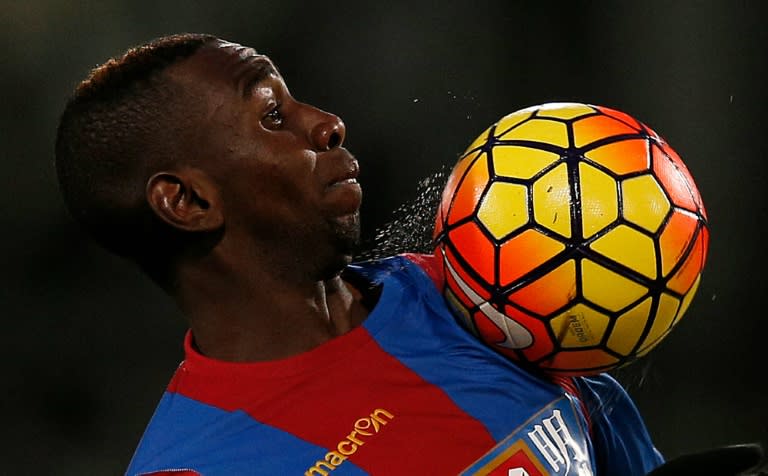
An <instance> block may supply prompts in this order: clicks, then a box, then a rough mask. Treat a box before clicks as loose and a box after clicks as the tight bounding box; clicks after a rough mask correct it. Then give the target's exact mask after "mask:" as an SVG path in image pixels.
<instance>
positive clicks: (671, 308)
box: [638, 293, 680, 352]
mask: <svg viewBox="0 0 768 476" xmlns="http://www.w3.org/2000/svg"><path fill="white" fill-rule="evenodd" d="M679 307H680V301H678V300H677V299H675V297H673V296H671V295H669V294H667V293H661V296H660V297H659V306H658V308H657V310H656V315H654V316H653V323H652V324H651V330H650V331H648V334H647V335H646V336H645V339H643V343H642V344H640V347H639V348H638V349H639V352H643V351H646V350H648V347H649V346H654V345H656V344H657V343H658V342H659V341H660V340H661V338H662V337H663V336H664V335H665V334H666V332H667V331H668V330H669V329H670V328H671V326H672V322H673V321H674V320H675V316H676V315H677V309H678V308H679Z"/></svg>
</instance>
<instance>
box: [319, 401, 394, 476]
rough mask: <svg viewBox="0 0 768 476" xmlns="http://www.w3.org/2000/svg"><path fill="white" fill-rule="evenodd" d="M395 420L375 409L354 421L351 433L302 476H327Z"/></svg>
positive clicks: (381, 410) (381, 409) (392, 416)
mask: <svg viewBox="0 0 768 476" xmlns="http://www.w3.org/2000/svg"><path fill="white" fill-rule="evenodd" d="M393 418H395V416H394V415H393V414H391V413H390V412H388V411H386V410H384V409H383V408H377V409H376V410H374V411H373V412H372V413H371V414H370V415H368V416H367V417H363V418H360V419H358V420H357V421H355V423H354V425H353V427H354V428H353V430H352V432H351V433H350V434H349V435H347V436H346V437H345V438H344V439H343V440H341V441H339V443H338V444H337V445H336V450H335V451H329V452H328V453H326V454H325V458H324V459H322V460H319V461H316V462H315V465H314V466H312V467H311V468H309V469H308V470H306V471H305V472H304V476H328V473H329V472H331V471H333V470H334V469H336V468H337V467H338V466H339V465H340V464H341V463H343V462H344V461H346V460H347V458H348V457H349V456H351V455H353V454H355V453H356V452H357V450H358V448H360V447H361V446H363V445H364V444H365V443H366V442H367V441H368V440H369V439H370V438H373V437H374V436H376V434H377V433H379V431H381V429H382V428H384V427H385V426H386V425H387V423H389V422H390V421H392V419H393Z"/></svg>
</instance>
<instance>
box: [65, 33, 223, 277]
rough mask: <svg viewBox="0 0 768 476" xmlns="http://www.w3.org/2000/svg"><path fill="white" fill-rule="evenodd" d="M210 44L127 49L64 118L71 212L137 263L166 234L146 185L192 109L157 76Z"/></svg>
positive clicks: (198, 37) (174, 150)
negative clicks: (150, 200) (156, 215)
mask: <svg viewBox="0 0 768 476" xmlns="http://www.w3.org/2000/svg"><path fill="white" fill-rule="evenodd" d="M215 40H217V38H216V37H214V36H211V35H203V34H191V33H187V34H179V35H172V36H165V37H162V38H158V39H155V40H153V41H150V42H148V43H146V44H143V45H141V46H137V47H134V48H131V49H129V50H128V51H126V52H125V53H124V54H122V55H121V56H117V57H114V58H112V59H110V60H108V61H107V62H106V63H104V64H102V65H100V66H98V67H96V68H94V69H93V70H92V71H91V72H90V74H89V75H88V77H87V78H86V79H85V80H83V81H82V82H81V83H80V84H79V85H78V86H77V88H76V89H75V91H74V94H73V95H72V97H71V98H70V99H69V101H68V102H67V104H66V107H65V109H64V112H63V114H62V116H61V119H60V122H59V127H58V131H57V136H56V150H55V153H56V159H55V160H56V172H57V175H58V179H59V185H60V188H61V191H62V195H63V197H64V201H65V203H66V205H67V207H68V209H69V211H70V213H71V214H72V216H73V217H74V218H75V220H76V221H77V222H79V223H80V225H82V227H83V228H84V229H85V230H86V231H87V232H88V233H89V234H90V235H92V236H93V237H94V238H95V239H96V241H97V242H98V243H100V244H101V245H103V246H104V247H105V248H107V249H108V250H110V251H112V252H115V253H117V254H119V255H121V256H124V257H128V258H131V259H133V260H135V261H138V262H139V264H142V263H141V261H142V260H145V259H147V254H148V250H152V249H153V248H154V247H155V246H156V245H158V244H159V243H158V240H161V239H162V236H163V234H167V233H170V232H171V231H169V230H168V228H170V227H169V226H166V225H165V224H164V223H162V222H161V221H160V220H159V219H158V218H157V217H155V216H154V213H152V212H151V209H150V208H149V205H148V203H147V202H146V199H145V187H146V180H147V179H148V178H149V176H150V174H151V173H154V171H157V170H158V168H160V167H163V166H166V165H167V164H170V163H173V161H174V160H175V159H176V157H175V155H176V154H178V148H179V147H178V146H179V145H180V142H179V141H182V140H184V132H183V130H184V127H183V125H184V123H185V117H186V116H185V113H188V112H189V111H188V110H185V108H188V107H189V106H188V105H187V104H186V103H190V102H194V101H185V99H188V97H187V96H186V95H185V91H183V88H182V86H181V85H180V84H178V83H176V82H174V81H172V80H171V79H169V78H168V77H167V76H168V75H163V74H162V73H163V71H164V70H165V69H166V68H167V67H168V66H170V65H172V64H174V63H176V62H178V61H180V60H182V59H184V58H187V57H189V56H192V55H193V54H194V53H195V52H196V51H197V50H198V49H199V48H201V47H202V46H203V45H205V44H208V43H210V42H213V41H215ZM149 254H151V253H149Z"/></svg>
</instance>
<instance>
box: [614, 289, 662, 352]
mask: <svg viewBox="0 0 768 476" xmlns="http://www.w3.org/2000/svg"><path fill="white" fill-rule="evenodd" d="M651 303H652V299H651V298H650V297H648V298H647V299H645V300H643V301H642V302H641V303H640V304H638V305H636V306H634V307H633V308H631V309H630V310H629V311H627V312H625V313H623V314H622V315H620V316H619V317H618V318H617V319H616V323H615V324H614V326H613V330H612V331H611V334H610V335H609V336H608V342H607V346H608V348H609V349H611V350H612V351H614V352H617V353H619V354H621V355H624V356H628V355H630V354H631V353H632V351H633V350H634V349H635V347H636V346H637V343H638V342H639V340H640V336H642V335H643V330H645V325H646V323H648V317H649V313H650V312H651Z"/></svg>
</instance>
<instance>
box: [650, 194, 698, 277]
mask: <svg viewBox="0 0 768 476" xmlns="http://www.w3.org/2000/svg"><path fill="white" fill-rule="evenodd" d="M697 224H698V217H696V216H695V215H693V214H691V213H689V212H686V211H684V210H681V209H679V208H676V209H674V210H673V211H672V215H670V217H669V220H667V224H666V225H664V229H663V230H662V232H661V235H660V236H659V249H660V250H661V273H662V275H663V276H668V275H669V273H670V272H671V271H672V269H673V268H674V267H675V266H677V264H678V262H679V261H680V259H682V257H683V255H684V254H685V250H686V249H687V247H688V244H689V243H690V241H691V239H692V238H693V235H694V233H695V232H696V226H697Z"/></svg>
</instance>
